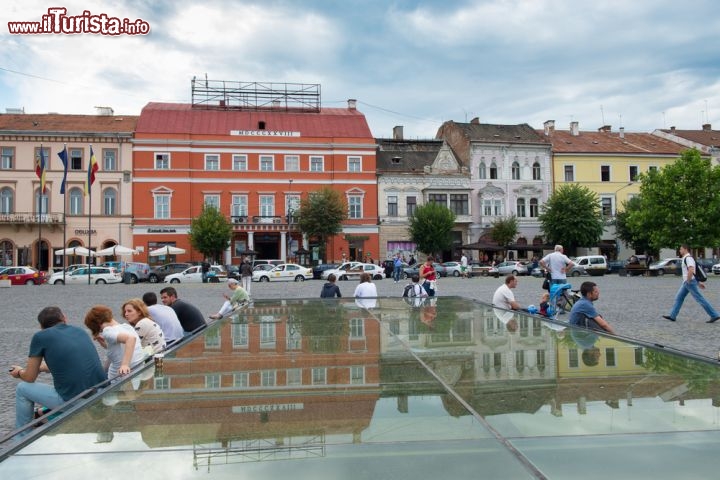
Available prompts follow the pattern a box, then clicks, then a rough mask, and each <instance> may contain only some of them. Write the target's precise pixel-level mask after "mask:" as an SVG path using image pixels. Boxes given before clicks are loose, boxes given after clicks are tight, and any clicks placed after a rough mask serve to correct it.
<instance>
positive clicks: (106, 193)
mask: <svg viewBox="0 0 720 480" xmlns="http://www.w3.org/2000/svg"><path fill="white" fill-rule="evenodd" d="M103 215H117V191H116V190H115V189H114V188H106V189H105V190H103Z"/></svg>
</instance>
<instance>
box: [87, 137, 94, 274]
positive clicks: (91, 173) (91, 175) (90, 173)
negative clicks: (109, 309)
mask: <svg viewBox="0 0 720 480" xmlns="http://www.w3.org/2000/svg"><path fill="white" fill-rule="evenodd" d="M95 166H96V162H95V153H94V152H93V148H92V143H91V144H90V160H89V161H88V173H87V190H88V196H89V197H90V198H89V202H90V204H89V206H88V265H90V266H89V267H88V285H90V271H91V270H92V263H90V262H91V260H92V255H91V253H92V250H90V247H92V184H93V182H95Z"/></svg>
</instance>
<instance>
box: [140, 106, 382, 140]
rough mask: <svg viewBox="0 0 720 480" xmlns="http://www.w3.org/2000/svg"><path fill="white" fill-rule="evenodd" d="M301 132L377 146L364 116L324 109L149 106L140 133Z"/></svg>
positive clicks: (351, 111)
mask: <svg viewBox="0 0 720 480" xmlns="http://www.w3.org/2000/svg"><path fill="white" fill-rule="evenodd" d="M259 122H265V130H268V131H283V132H300V135H301V137H320V138H323V137H325V138H328V137H336V138H337V137H340V138H342V137H345V138H367V139H368V140H370V141H372V142H373V143H374V139H373V138H372V134H371V133H370V127H369V126H368V124H367V121H366V120H365V115H363V114H362V113H361V112H359V111H357V110H354V109H352V110H351V109H346V108H323V109H321V110H320V112H318V113H311V112H293V111H284V110H282V111H280V110H272V109H268V110H232V109H228V110H220V109H203V108H193V107H192V105H190V104H182V103H148V104H147V105H146V106H145V108H143V110H142V112H141V114H140V120H139V121H138V124H137V133H138V134H186V135H229V134H230V131H231V130H259V129H260V128H259V127H258V123H259Z"/></svg>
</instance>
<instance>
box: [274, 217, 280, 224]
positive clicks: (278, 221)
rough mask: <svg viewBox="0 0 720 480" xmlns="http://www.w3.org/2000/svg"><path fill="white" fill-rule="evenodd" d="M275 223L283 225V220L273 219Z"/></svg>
mask: <svg viewBox="0 0 720 480" xmlns="http://www.w3.org/2000/svg"><path fill="white" fill-rule="evenodd" d="M273 223H282V218H273Z"/></svg>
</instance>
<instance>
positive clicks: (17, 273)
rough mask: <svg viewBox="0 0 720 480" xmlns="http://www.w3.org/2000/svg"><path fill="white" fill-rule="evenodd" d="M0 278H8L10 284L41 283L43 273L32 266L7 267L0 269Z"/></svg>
mask: <svg viewBox="0 0 720 480" xmlns="http://www.w3.org/2000/svg"><path fill="white" fill-rule="evenodd" d="M0 280H10V284H11V285H33V284H34V285H42V284H43V283H45V281H46V280H47V279H46V278H45V273H44V272H40V271H37V270H35V269H34V268H32V267H7V268H6V269H4V270H2V271H0Z"/></svg>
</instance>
